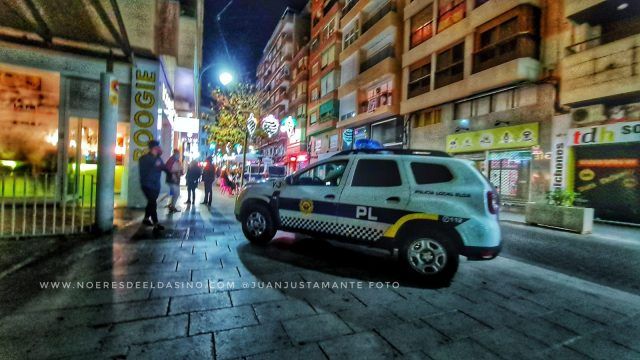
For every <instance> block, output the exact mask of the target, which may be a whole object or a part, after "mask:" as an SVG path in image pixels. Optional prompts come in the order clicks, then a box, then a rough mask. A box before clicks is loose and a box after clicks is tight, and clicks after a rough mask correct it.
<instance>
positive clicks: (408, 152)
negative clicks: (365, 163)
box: [333, 149, 451, 157]
mask: <svg viewBox="0 0 640 360" xmlns="http://www.w3.org/2000/svg"><path fill="white" fill-rule="evenodd" d="M356 154H380V155H422V156H437V157H451V155H449V154H447V153H446V152H444V151H439V150H418V149H356V150H343V151H340V152H339V153H337V154H335V155H333V156H340V155H356Z"/></svg>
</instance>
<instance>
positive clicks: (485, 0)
mask: <svg viewBox="0 0 640 360" xmlns="http://www.w3.org/2000/svg"><path fill="white" fill-rule="evenodd" d="M488 2H489V0H476V8H477V7H479V6H480V5H482V4H486V3H488Z"/></svg>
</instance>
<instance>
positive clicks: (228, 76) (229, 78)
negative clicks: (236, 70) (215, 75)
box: [219, 71, 233, 86]
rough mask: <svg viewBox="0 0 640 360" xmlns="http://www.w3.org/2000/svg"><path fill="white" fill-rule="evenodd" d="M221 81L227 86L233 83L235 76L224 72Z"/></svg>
mask: <svg viewBox="0 0 640 360" xmlns="http://www.w3.org/2000/svg"><path fill="white" fill-rule="evenodd" d="M219 80H220V83H221V84H222V85H224V86H227V85H228V84H229V83H230V82H231V81H233V75H231V73H229V72H227V71H224V72H222V73H221V74H220V77H219Z"/></svg>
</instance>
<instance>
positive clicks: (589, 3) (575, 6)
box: [564, 0, 606, 19]
mask: <svg viewBox="0 0 640 360" xmlns="http://www.w3.org/2000/svg"><path fill="white" fill-rule="evenodd" d="M604 2H606V0H565V3H564V15H565V16H566V17H568V18H570V19H574V18H576V17H580V16H581V15H583V14H585V13H587V12H589V11H590V9H591V8H593V7H595V6H597V5H600V4H602V3H604Z"/></svg>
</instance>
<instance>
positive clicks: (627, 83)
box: [560, 34, 640, 106]
mask: <svg viewBox="0 0 640 360" xmlns="http://www.w3.org/2000/svg"><path fill="white" fill-rule="evenodd" d="M574 47H575V45H574ZM576 50H577V49H574V51H575V53H573V54H570V55H568V56H566V57H565V58H564V59H562V61H561V67H562V74H563V76H562V80H561V83H560V102H561V103H562V104H571V105H577V106H582V105H589V104H590V103H596V102H599V101H601V100H602V99H603V98H610V99H612V98H619V99H622V98H628V97H634V96H635V97H637V96H639V95H640V34H636V35H632V36H628V37H626V38H623V39H619V40H617V41H612V42H609V43H605V44H596V43H595V42H593V43H591V44H590V45H589V46H585V47H584V49H580V51H576Z"/></svg>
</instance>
